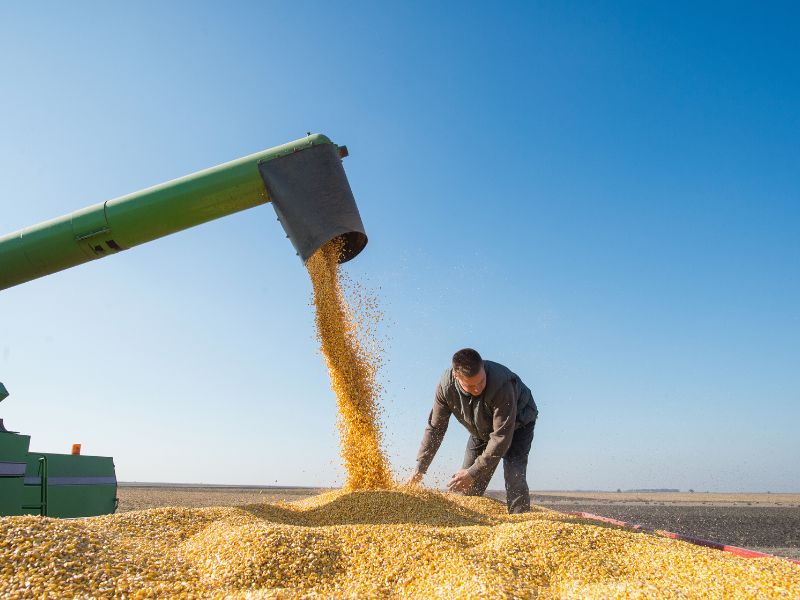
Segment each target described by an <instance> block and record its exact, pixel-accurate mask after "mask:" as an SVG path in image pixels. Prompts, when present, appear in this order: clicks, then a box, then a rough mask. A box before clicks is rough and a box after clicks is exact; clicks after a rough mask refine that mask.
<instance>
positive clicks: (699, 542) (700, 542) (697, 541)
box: [564, 512, 800, 565]
mask: <svg viewBox="0 0 800 600" xmlns="http://www.w3.org/2000/svg"><path fill="white" fill-rule="evenodd" d="M564 514H567V515H570V516H573V517H578V518H580V519H590V520H592V521H601V522H603V523H610V524H611V525H617V526H618V527H624V528H626V529H635V530H636V531H643V532H645V533H653V534H655V535H660V536H661V537H666V538H670V539H673V540H680V541H682V542H688V543H690V544H694V545H695V546H705V547H706V548H714V549H715V550H722V551H723V552H730V553H731V554H735V555H736V556H742V557H744V558H778V559H781V560H788V561H789V562H793V563H795V564H798V565H800V560H795V559H793V558H786V557H783V556H774V555H772V554H766V553H765V552H756V551H755V550H748V549H747V548H739V547H738V546H728V545H727V544H721V543H720V542H712V541H709V540H704V539H701V538H696V537H692V536H689V535H682V534H680V533H673V532H671V531H664V530H663V529H653V528H652V527H646V526H645V525H640V524H639V523H627V522H626V521H619V520H617V519H612V518H610V517H601V516H600V515H595V514H592V513H588V512H565V513H564Z"/></svg>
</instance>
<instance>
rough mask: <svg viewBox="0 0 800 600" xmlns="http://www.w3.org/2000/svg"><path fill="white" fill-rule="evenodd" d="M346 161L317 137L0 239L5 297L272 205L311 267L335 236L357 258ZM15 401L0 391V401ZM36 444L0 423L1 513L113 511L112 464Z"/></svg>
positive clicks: (361, 235) (360, 244)
mask: <svg viewBox="0 0 800 600" xmlns="http://www.w3.org/2000/svg"><path fill="white" fill-rule="evenodd" d="M347 154H348V153H347V148H346V147H345V146H338V145H336V144H334V143H333V142H332V141H331V140H330V139H329V138H328V137H326V136H324V135H321V134H309V135H307V136H306V137H304V138H301V139H299V140H295V141H293V142H289V143H287V144H283V145H281V146H276V147H274V148H270V149H268V150H263V151H261V152H257V153H255V154H251V155H249V156H245V157H243V158H240V159H237V160H234V161H231V162H227V163H224V164H222V165H218V166H216V167H211V168H209V169H205V170H203V171H199V172H197V173H194V174H192V175H187V176H186V177H181V178H180V179H175V180H173V181H169V182H167V183H163V184H161V185H156V186H154V187H150V188H147V189H145V190H142V191H139V192H135V193H133V194H128V195H126V196H122V197H120V198H114V199H112V200H107V201H105V202H101V203H99V204H94V205H92V206H88V207H86V208H83V209H81V210H77V211H75V212H72V213H70V214H67V215H63V216H61V217H57V218H55V219H51V220H49V221H46V222H44V223H39V224H37V225H33V226H31V227H26V228H24V229H21V230H19V231H15V232H12V233H9V234H6V235H3V236H0V290H4V289H7V288H11V287H13V286H16V285H19V284H21V283H25V282H27V281H31V280H33V279H37V278H39V277H44V276H46V275H50V274H53V273H56V272H59V271H63V270H65V269H68V268H71V267H74V266H77V265H80V264H83V263H87V262H89V261H92V260H96V259H100V258H104V257H107V256H111V255H114V254H116V253H118V252H122V251H124V250H127V249H129V248H133V247H134V246H138V245H140V244H143V243H145V242H149V241H152V240H156V239H158V238H160V237H164V236H166V235H170V234H172V233H175V232H178V231H182V230H184V229H187V228H189V227H193V226H195V225H199V224H201V223H205V222H208V221H211V220H213V219H217V218H220V217H224V216H226V215H230V214H233V213H236V212H239V211H242V210H245V209H248V208H252V207H255V206H259V205H261V204H265V203H267V202H270V203H272V205H273V207H274V209H275V213H276V214H277V217H278V221H280V223H281V225H282V226H283V229H284V231H285V232H286V237H288V238H289V239H290V241H291V242H292V245H293V246H294V248H295V250H296V251H297V255H298V256H299V257H300V259H301V260H302V261H303V262H305V261H307V260H308V259H309V258H310V257H311V255H312V254H314V252H316V251H317V250H318V249H319V248H320V247H321V246H323V245H324V244H325V243H327V242H328V241H330V240H332V239H334V238H340V239H341V240H342V241H343V251H342V255H341V257H340V261H341V262H344V261H346V260H350V259H351V258H353V257H355V256H356V255H357V254H359V253H360V252H361V251H362V250H363V249H364V247H365V246H366V244H367V235H366V233H365V231H364V225H363V223H362V222H361V216H360V214H359V212H358V207H357V206H356V203H355V199H354V198H353V193H352V190H351V189H350V184H349V182H348V181H347V176H346V175H345V172H344V167H343V166H342V159H343V158H344V157H345V156H347ZM7 395H8V394H7V393H6V391H5V388H4V387H3V386H2V384H0V400H2V399H3V398H5V397H6V396H7ZM29 442H30V438H29V437H28V436H25V435H19V434H17V433H14V432H9V431H6V430H5V428H4V427H3V426H2V420H0V516H1V515H20V514H41V515H49V516H54V517H82V516H90V515H99V514H106V513H111V512H113V511H114V509H115V502H116V490H117V482H116V476H115V471H114V461H113V460H112V459H111V458H108V457H102V456H81V455H65V454H42V453H36V452H31V451H30V450H29V448H28V445H29Z"/></svg>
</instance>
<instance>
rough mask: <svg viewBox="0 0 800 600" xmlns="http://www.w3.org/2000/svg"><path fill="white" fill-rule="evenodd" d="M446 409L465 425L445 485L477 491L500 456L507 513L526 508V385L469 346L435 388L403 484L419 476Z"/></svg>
mask: <svg viewBox="0 0 800 600" xmlns="http://www.w3.org/2000/svg"><path fill="white" fill-rule="evenodd" d="M451 414H452V415H455V417H456V420H458V422H459V423H461V424H462V425H463V426H464V427H466V428H467V431H469V433H470V437H469V440H468V441H467V449H466V452H465V453H464V464H463V465H462V468H461V470H460V471H457V472H456V473H455V475H453V478H452V479H451V480H450V482H449V483H448V485H447V487H448V488H449V489H450V491H453V492H461V493H463V494H466V495H469V496H482V495H483V494H484V492H485V491H486V487H487V486H488V485H489V480H490V479H491V478H492V475H493V474H494V471H495V469H496V468H497V464H498V463H499V462H500V459H501V458H502V459H503V475H504V476H505V481H506V503H507V504H508V512H510V513H523V512H528V511H530V508H531V500H530V492H529V490H528V481H527V473H526V472H527V468H528V454H529V453H530V450H531V442H532V441H533V428H534V426H535V425H536V417H537V416H538V414H539V411H538V409H537V408H536V403H535V402H534V401H533V395H532V394H531V390H530V389H529V388H528V386H526V385H525V384H524V383H522V380H521V379H520V378H519V376H517V375H516V374H514V373H512V372H511V371H510V370H509V369H507V368H506V367H504V366H503V365H501V364H499V363H496V362H492V361H490V360H483V359H482V358H481V355H480V354H478V353H477V352H476V351H475V350H473V349H472V348H464V349H463V350H459V351H458V352H456V353H455V354H454V355H453V363H452V366H451V367H450V368H449V369H447V370H446V371H445V372H444V374H443V375H442V379H441V381H440V382H439V385H438V386H437V387H436V396H435V398H434V400H433V410H431V414H430V416H429V417H428V425H427V426H426V427H425V433H424V434H423V436H422V444H421V445H420V448H419V454H418V455H417V468H416V471H415V472H414V474H413V475H412V476H411V478H410V479H409V483H411V484H417V483H419V482H420V481H421V480H422V477H423V475H424V474H425V473H426V471H427V470H428V467H429V466H430V464H431V461H432V460H433V457H434V456H435V455H436V451H437V450H438V449H439V446H440V445H441V443H442V439H443V438H444V434H445V432H446V431H447V424H448V421H449V420H450V415H451Z"/></svg>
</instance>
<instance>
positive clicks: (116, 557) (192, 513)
mask: <svg viewBox="0 0 800 600" xmlns="http://www.w3.org/2000/svg"><path fill="white" fill-rule="evenodd" d="M0 597H2V598H64V597H70V598H110V597H120V598H123V597H124V598H165V597H169V598H173V597H185V598H400V597H403V598H537V597H538V598H798V597H800V567H797V566H796V565H793V564H792V563H790V562H788V561H784V560H780V559H772V558H759V559H746V558H741V557H737V556H733V555H731V554H727V553H724V552H720V551H718V550H713V549H710V548H702V547H699V546H693V545H691V544H687V543H685V542H681V541H677V540H671V539H667V538H662V537H659V536H655V535H650V534H647V533H644V532H635V531H629V530H624V529H620V528H616V527H613V526H603V525H600V526H598V525H597V524H594V523H588V522H585V521H581V520H580V519H575V518H571V517H569V516H567V515H564V514H561V513H557V512H553V511H549V510H545V509H535V510H534V512H532V513H529V514H525V515H508V514H506V509H505V505H503V504H501V503H499V502H496V501H494V500H489V499H486V498H472V497H463V496H458V495H452V494H442V493H438V492H434V491H430V490H423V489H394V490H383V491H375V490H365V491H350V492H347V491H343V490H340V491H332V492H328V493H325V494H322V495H319V496H314V497H312V498H308V499H306V500H301V501H299V502H296V503H292V504H283V503H276V504H254V505H249V506H242V507H236V508H203V509H186V508H155V509H151V510H146V511H139V512H132V513H123V514H118V515H107V516H103V517H93V518H87V519H76V520H60V519H49V518H43V517H33V516H30V517H3V518H0Z"/></svg>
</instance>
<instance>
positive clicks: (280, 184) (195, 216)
mask: <svg viewBox="0 0 800 600" xmlns="http://www.w3.org/2000/svg"><path fill="white" fill-rule="evenodd" d="M347 154H348V153H347V149H346V147H344V146H337V145H336V144H334V143H333V142H331V140H330V139H328V138H327V137H326V136H324V135H321V134H313V135H308V136H307V137H305V138H302V139H299V140H296V141H294V142H289V143H288V144H283V145H282V146H277V147H275V148H270V149H269V150H263V151H262V152H257V153H255V154H251V155H250V156H245V157H244V158H240V159H238V160H234V161H231V162H227V163H225V164H222V165H219V166H216V167H211V168H210V169H206V170H204V171H199V172H197V173H194V174H192V175H187V176H186V177H181V178H180V179H175V180H173V181H169V182H167V183H163V184H161V185H157V186H155V187H151V188H147V189H145V190H142V191H140V192H135V193H133V194H128V195H127V196H122V197H120V198H115V199H113V200H107V201H106V202H102V203H100V204H95V205H94V206H89V207H87V208H84V209H81V210H78V211H75V212H73V213H70V214H68V215H64V216H62V217H58V218H56V219H52V220H50V221H45V222H44V223H39V224H38V225H33V226H31V227H27V228H25V229H21V230H19V231H15V232H13V233H10V234H7V235H4V236H2V237H0V290H4V289H6V288H10V287H12V286H15V285H18V284H20V283H24V282H26V281H31V280H32V279H37V278H39V277H44V276H45V275H50V274H51V273H56V272H58V271H63V270H64V269H68V268H70V267H74V266H76V265H80V264H83V263H85V262H89V261H91V260H95V259H98V258H103V257H105V256H109V255H111V254H116V253H117V252H120V251H122V250H127V249H128V248H133V247H134V246H138V245H139V244H144V243H145V242H149V241H152V240H155V239H158V238H160V237H164V236H166V235H169V234H171V233H176V232H178V231H182V230H184V229H188V228H189V227H194V226H195V225H200V224H201V223H205V222H207V221H211V220H213V219H218V218H220V217H224V216H227V215H230V214H233V213H236V212H239V211H242V210H245V209H248V208H253V207H255V206H259V205H261V204H265V203H267V202H272V203H273V206H274V208H275V212H276V213H277V215H278V220H279V221H280V222H281V225H282V226H283V228H284V230H285V231H286V234H287V236H288V237H289V239H290V240H291V242H292V244H293V245H294V247H295V250H297V254H298V255H299V256H300V258H301V260H302V261H303V262H305V261H306V260H308V259H309V257H311V255H312V254H314V252H316V250H317V249H318V248H319V247H320V246H322V245H323V244H325V243H326V242H328V241H329V240H331V239H333V238H335V237H342V238H343V239H344V251H343V256H342V262H344V261H346V260H350V259H351V258H353V257H355V256H356V255H357V254H358V253H359V252H361V250H363V249H364V246H366V244H367V235H366V233H365V232H364V225H363V223H362V222H361V216H360V215H359V212H358V207H357V206H356V202H355V199H354V198H353V192H352V191H351V189H350V184H349V182H348V181H347V176H346V175H345V172H344V167H343V166H342V158H343V157H344V156H347Z"/></svg>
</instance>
